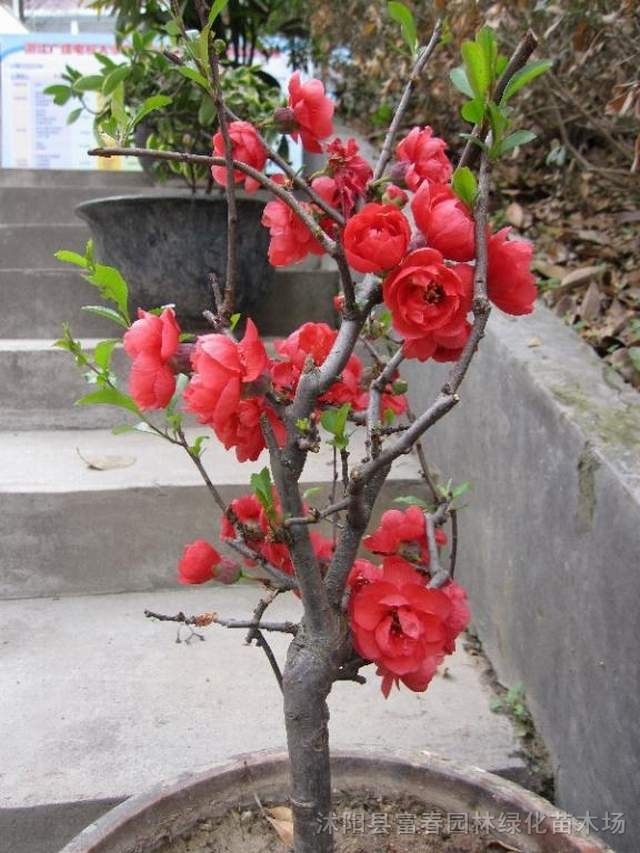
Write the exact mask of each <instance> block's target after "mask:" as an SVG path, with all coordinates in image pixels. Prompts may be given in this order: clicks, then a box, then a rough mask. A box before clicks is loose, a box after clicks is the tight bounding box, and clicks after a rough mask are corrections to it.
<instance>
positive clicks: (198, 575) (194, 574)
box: [178, 539, 222, 583]
mask: <svg viewBox="0 0 640 853" xmlns="http://www.w3.org/2000/svg"><path fill="white" fill-rule="evenodd" d="M221 559H222V558H221V557H220V554H218V552H217V551H216V549H215V548H213V547H212V546H211V545H209V543H208V542H206V541H205V540H204V539H196V541H195V542H192V543H191V544H190V545H187V546H186V547H185V549H184V554H183V555H182V559H181V560H180V562H179V563H178V583H205V582H206V581H212V580H213V579H214V577H215V576H216V572H215V568H216V566H217V565H218V564H219V563H220V562H221Z"/></svg>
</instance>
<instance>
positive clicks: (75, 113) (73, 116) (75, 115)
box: [67, 107, 84, 125]
mask: <svg viewBox="0 0 640 853" xmlns="http://www.w3.org/2000/svg"><path fill="white" fill-rule="evenodd" d="M83 110H84V108H83V107H78V108H77V109H75V110H71V112H70V113H69V115H68V116H67V125H70V124H74V122H76V121H78V119H79V118H80V116H81V115H82V113H83Z"/></svg>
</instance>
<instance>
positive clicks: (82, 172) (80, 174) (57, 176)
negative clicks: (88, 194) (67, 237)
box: [0, 169, 152, 190]
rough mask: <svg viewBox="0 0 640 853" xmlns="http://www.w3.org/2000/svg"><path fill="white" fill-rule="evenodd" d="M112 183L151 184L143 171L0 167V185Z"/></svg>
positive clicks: (98, 187) (102, 185) (101, 186)
mask: <svg viewBox="0 0 640 853" xmlns="http://www.w3.org/2000/svg"><path fill="white" fill-rule="evenodd" d="M112 186H119V187H129V186H135V187H140V188H141V189H143V188H145V187H151V186H152V182H151V180H150V178H149V177H148V175H146V174H145V173H144V172H133V171H131V172H124V171H109V170H107V169H104V170H99V169H95V170H90V169H0V187H26V188H27V189H28V188H29V187H41V188H46V187H53V188H55V189H58V188H59V187H78V188H80V189H84V188H88V189H96V190H101V189H109V188H110V187H112Z"/></svg>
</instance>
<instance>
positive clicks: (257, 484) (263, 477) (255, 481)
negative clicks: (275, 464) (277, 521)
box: [250, 467, 275, 517]
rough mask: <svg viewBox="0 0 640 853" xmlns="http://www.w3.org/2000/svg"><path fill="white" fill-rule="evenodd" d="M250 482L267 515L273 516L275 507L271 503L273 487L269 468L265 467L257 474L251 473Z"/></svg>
mask: <svg viewBox="0 0 640 853" xmlns="http://www.w3.org/2000/svg"><path fill="white" fill-rule="evenodd" d="M250 483H251V488H252V489H253V492H254V494H255V496H256V497H257V498H258V500H259V501H260V503H261V504H262V506H263V508H264V511H265V512H266V513H267V515H268V516H269V517H273V515H274V513H275V507H274V504H273V489H272V485H271V474H270V472H269V469H268V468H266V467H265V468H263V469H262V471H260V473H259V474H252V475H251V477H250Z"/></svg>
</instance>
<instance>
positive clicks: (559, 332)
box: [405, 307, 640, 853]
mask: <svg viewBox="0 0 640 853" xmlns="http://www.w3.org/2000/svg"><path fill="white" fill-rule="evenodd" d="M443 368H444V369H443ZM607 370H608V369H607V368H606V367H605V366H604V364H603V363H602V362H601V361H600V360H599V359H598V357H597V356H596V355H595V353H593V351H592V350H590V348H589V347H587V346H586V345H585V344H583V343H582V342H581V341H580V340H579V338H578V337H577V335H575V333H574V332H573V331H572V330H570V329H568V328H567V327H566V326H564V325H563V324H562V323H561V322H560V321H559V320H557V319H556V318H555V317H553V316H552V315H551V314H550V313H549V312H548V311H547V310H546V309H545V308H543V307H540V308H538V309H537V310H536V313H535V314H534V315H533V317H527V318H519V319H517V320H515V319H514V318H507V317H505V316H504V315H500V316H499V315H497V312H495V314H494V316H493V317H492V318H491V320H490V322H489V329H488V332H487V335H486V337H485V339H484V340H483V341H482V343H481V346H480V351H479V353H478V355H477V357H476V360H475V362H474V364H473V365H472V368H471V372H470V374H469V376H468V377H467V381H466V382H465V384H464V385H463V386H462V390H461V397H462V402H461V403H460V404H459V405H458V407H457V408H456V409H455V410H454V411H453V412H452V413H450V415H449V416H448V417H446V418H445V419H444V420H443V421H442V422H441V423H440V424H438V425H437V426H436V427H435V428H434V429H433V431H432V432H431V433H429V434H428V436H427V441H426V449H427V455H428V457H429V458H430V459H431V460H432V463H433V464H434V465H435V466H437V467H438V468H439V469H440V470H441V471H442V474H443V475H444V476H445V477H449V476H451V477H453V478H454V480H455V481H461V480H467V479H471V480H473V481H474V489H473V492H472V494H471V496H470V498H469V506H468V508H466V509H464V510H463V511H462V512H461V513H460V529H461V537H462V538H461V548H460V555H459V563H458V571H457V576H458V578H459V580H461V581H462V582H463V583H464V584H465V585H466V587H467V588H468V590H469V592H470V596H471V600H472V605H473V618H474V622H475V626H476V628H477V630H478V633H479V635H480V638H481V640H482V642H483V643H484V645H485V648H486V651H487V653H488V655H489V657H490V659H491V661H492V662H493V663H494V665H495V667H496V669H497V672H498V675H499V678H500V679H501V681H503V682H504V683H505V684H508V685H509V684H513V683H514V682H515V681H517V680H522V681H523V682H524V684H525V687H526V691H527V697H528V703H529V706H530V708H531V711H532V713H533V715H534V718H535V721H536V724H537V725H538V727H539V729H540V730H541V732H542V735H543V737H544V739H545V740H546V742H547V745H548V746H549V748H550V750H551V753H552V758H553V762H554V765H555V770H556V778H557V795H558V801H559V804H560V805H561V806H563V807H565V808H566V809H567V810H569V811H572V812H574V813H575V814H577V815H584V814H585V812H586V810H587V809H588V810H589V811H590V812H591V813H592V814H595V815H598V816H599V818H600V822H599V825H601V822H602V819H603V818H604V815H605V813H606V812H607V811H608V812H609V813H612V812H624V814H625V817H626V833H625V834H624V835H619V834H618V835H615V836H612V837H611V838H610V839H609V840H610V843H611V844H612V846H613V847H614V848H615V849H616V850H620V851H628V853H635V851H636V850H637V849H638V841H637V834H638V832H640V814H639V808H640V807H639V803H640V783H639V781H638V780H639V773H638V768H639V766H640V729H639V726H638V720H639V719H640V691H639V689H638V688H639V686H640V684H639V676H640V656H639V655H638V628H639V620H638V615H637V606H638V602H639V601H640V398H639V397H638V394H637V393H636V392H635V391H633V390H632V389H630V388H628V386H627V387H626V388H625V386H624V384H623V383H622V382H621V380H620V378H619V377H617V376H616V375H615V374H609V373H608V372H607ZM445 373H446V366H438V365H434V366H431V365H420V364H419V363H417V362H413V363H411V364H410V365H408V367H407V369H405V375H406V376H407V377H408V378H409V380H410V382H411V386H412V389H413V391H412V393H413V395H414V403H415V404H416V409H418V410H420V407H424V406H425V405H426V404H427V403H428V401H429V400H430V399H432V396H433V394H434V393H435V392H436V390H437V388H438V387H439V381H440V380H441V378H442V377H443V376H444V374H445ZM425 377H426V380H425Z"/></svg>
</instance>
